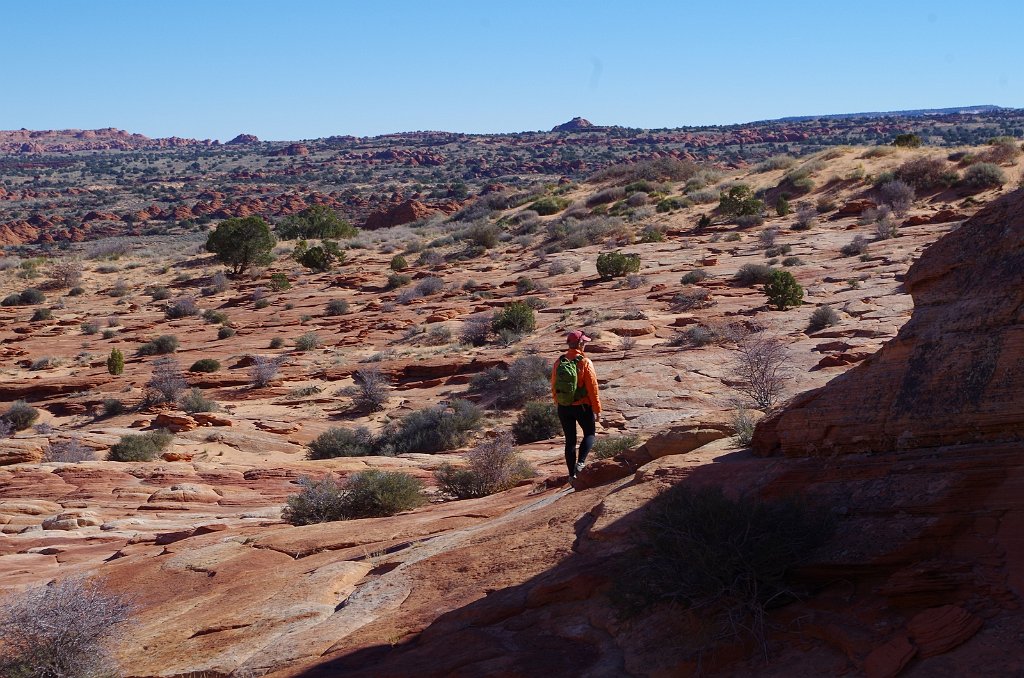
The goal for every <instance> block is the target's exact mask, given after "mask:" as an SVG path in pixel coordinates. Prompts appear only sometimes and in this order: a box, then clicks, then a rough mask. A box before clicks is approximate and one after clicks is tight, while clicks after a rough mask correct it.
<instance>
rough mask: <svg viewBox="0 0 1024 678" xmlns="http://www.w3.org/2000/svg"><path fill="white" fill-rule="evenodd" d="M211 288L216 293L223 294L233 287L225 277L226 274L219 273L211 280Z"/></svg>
mask: <svg viewBox="0 0 1024 678" xmlns="http://www.w3.org/2000/svg"><path fill="white" fill-rule="evenodd" d="M210 287H211V288H212V289H213V291H214V292H217V293H220V294H223V293H224V292H227V291H228V289H229V288H230V287H231V285H230V284H229V283H228V277H227V276H226V275H224V272H223V271H217V272H216V273H214V274H213V277H212V278H210Z"/></svg>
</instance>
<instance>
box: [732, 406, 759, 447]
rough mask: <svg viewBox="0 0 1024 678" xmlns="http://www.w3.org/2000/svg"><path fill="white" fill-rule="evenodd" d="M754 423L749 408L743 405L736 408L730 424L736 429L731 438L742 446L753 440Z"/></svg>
mask: <svg viewBox="0 0 1024 678" xmlns="http://www.w3.org/2000/svg"><path fill="white" fill-rule="evenodd" d="M756 423H757V422H756V421H754V416H753V414H751V412H750V410H748V409H747V408H745V407H743V406H740V407H737V408H736V410H735V411H734V412H733V415H732V426H733V428H734V429H735V430H736V434H735V435H734V436H733V438H734V440H735V441H736V443H737V444H738V445H742V446H743V447H746V446H747V445H750V443H751V442H752V441H753V440H754V425H755V424H756Z"/></svg>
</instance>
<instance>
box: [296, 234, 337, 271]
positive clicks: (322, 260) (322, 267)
mask: <svg viewBox="0 0 1024 678" xmlns="http://www.w3.org/2000/svg"><path fill="white" fill-rule="evenodd" d="M297 259H298V261H299V263H300V264H302V265H303V266H305V267H306V268H308V269H311V270H314V271H319V272H320V273H323V272H325V271H329V270H331V269H332V268H333V267H334V265H335V263H338V264H344V263H345V253H344V252H342V251H341V250H340V249H338V246H337V244H336V243H333V242H331V241H329V240H325V241H323V242H322V243H321V244H319V245H314V246H313V247H310V248H309V249H307V250H306V251H305V252H303V253H302V254H301V255H300V256H299V257H297Z"/></svg>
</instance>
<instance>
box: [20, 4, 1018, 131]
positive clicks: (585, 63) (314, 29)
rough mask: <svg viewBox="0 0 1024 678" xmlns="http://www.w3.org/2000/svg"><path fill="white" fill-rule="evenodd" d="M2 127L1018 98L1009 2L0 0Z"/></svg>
mask: <svg viewBox="0 0 1024 678" xmlns="http://www.w3.org/2000/svg"><path fill="white" fill-rule="evenodd" d="M0 16H2V24H3V25H4V31H3V33H4V37H3V39H2V40H0V63H3V64H4V65H5V66H6V68H4V76H3V80H2V88H0V129H17V128H21V127H27V128H30V129H53V128H68V127H77V128H97V127H120V128H122V129H127V130H130V131H133V132H141V133H143V134H147V135H150V136H171V135H177V136H183V137H197V138H216V139H221V140H222V141H226V140H228V139H230V138H231V137H233V136H234V135H236V134H238V133H240V132H248V133H253V134H256V135H257V136H259V137H260V138H261V139H304V138H315V137H322V136H330V135H332V134H354V135H373V134H382V133H387V132H396V131H410V130H425V129H430V130H450V131H460V132H511V131H522V130H536V129H549V128H550V127H552V126H554V125H556V124H558V123H561V122H564V121H566V120H568V119H570V118H572V117H573V116H576V115H581V116H583V117H586V118H588V119H589V120H591V121H592V122H595V123H597V124H618V125H628V126H633V127H675V126H682V125H710V124H726V123H736V122H748V121H752V120H764V119H769V118H777V117H782V116H790V115H813V114H822V113H844V112H857V111H875V110H896V109H909V108H931V107H946V106H960V105H975V104H996V105H1002V106H1013V107H1024V73H1022V70H1021V66H1022V64H1024V50H1022V48H1021V47H1020V43H1019V32H1020V27H1021V25H1022V23H1024V3H1020V2H1008V1H1007V0H1003V1H1002V2H991V1H988V0H978V1H975V2H972V3H964V2H939V1H934V2H876V1H874V0H864V1H862V2H858V3H847V2H842V3H839V2H824V1H822V2H785V1H779V2H774V3H761V2H757V3H754V2H742V1H734V2H706V1H705V2H701V3H690V2H667V1H666V2H660V1H651V2H643V1H635V2H601V1H599V0H590V1H588V2H576V1H575V0H570V1H566V2H559V1H558V0H548V1H547V2H534V1H532V0H530V1H520V2H490V1H488V0H478V1H476V2H456V1H454V0H453V1H449V2H445V1H443V0H438V1H434V2H431V1H428V0H420V1H418V2H415V1H408V2H400V1H395V0H375V1H371V2H366V1H362V2H343V1H340V0H338V1H334V2H331V1H328V0H288V1H287V2H286V1H281V2H265V1H251V2H242V1H240V0H205V1H202V2H199V1H190V0H175V1H174V2H170V1H157V0H135V1H132V2H127V1H110V0H90V1H87V0H75V1H70V0H69V1H65V2H58V1H56V0H50V1H47V0H5V2H3V3H2V5H0Z"/></svg>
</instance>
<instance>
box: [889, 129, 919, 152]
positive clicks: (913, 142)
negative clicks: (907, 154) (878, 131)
mask: <svg viewBox="0 0 1024 678" xmlns="http://www.w3.org/2000/svg"><path fill="white" fill-rule="evenodd" d="M892 145H893V146H901V147H903V148H918V147H919V146H920V145H921V137H919V136H917V135H916V134H911V133H910V132H906V133H904V134H897V135H896V138H895V139H893V140H892Z"/></svg>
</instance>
